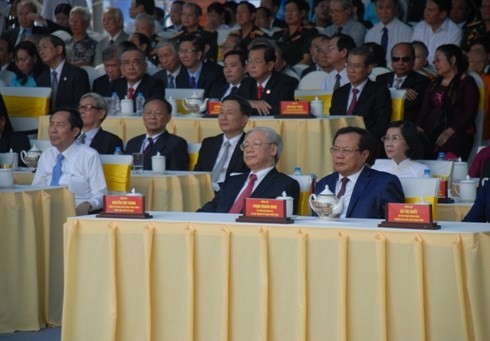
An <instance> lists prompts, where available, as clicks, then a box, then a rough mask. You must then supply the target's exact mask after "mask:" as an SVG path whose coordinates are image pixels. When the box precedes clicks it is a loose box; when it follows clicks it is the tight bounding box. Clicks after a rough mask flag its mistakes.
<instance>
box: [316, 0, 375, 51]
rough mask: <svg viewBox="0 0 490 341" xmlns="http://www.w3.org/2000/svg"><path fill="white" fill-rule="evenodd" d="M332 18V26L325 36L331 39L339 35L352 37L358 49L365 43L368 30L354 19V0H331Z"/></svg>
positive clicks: (328, 28)
mask: <svg viewBox="0 0 490 341" xmlns="http://www.w3.org/2000/svg"><path fill="white" fill-rule="evenodd" d="M330 17H331V18H332V23H333V24H332V25H330V26H328V27H327V29H326V30H325V34H326V35H327V36H329V37H331V36H333V35H334V34H337V33H343V34H346V35H348V36H351V37H352V39H354V41H355V42H356V46H357V47H361V46H362V44H363V43H364V36H365V35H366V28H365V27H364V25H363V24H361V23H360V22H359V21H357V20H356V19H355V18H354V6H353V5H352V0H331V1H330Z"/></svg>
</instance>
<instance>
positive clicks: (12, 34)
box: [2, 26, 49, 46]
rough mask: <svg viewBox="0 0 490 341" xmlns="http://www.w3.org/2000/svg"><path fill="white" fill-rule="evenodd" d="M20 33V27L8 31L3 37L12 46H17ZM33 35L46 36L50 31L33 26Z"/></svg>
mask: <svg viewBox="0 0 490 341" xmlns="http://www.w3.org/2000/svg"><path fill="white" fill-rule="evenodd" d="M19 33H20V26H19V27H16V28H12V29H10V30H8V31H7V32H5V33H3V34H2V36H3V37H5V38H6V39H7V40H8V41H9V42H10V43H11V44H12V46H15V43H16V42H17V38H18V36H19ZM32 34H33V35H34V34H36V35H44V34H49V31H48V29H47V28H46V27H41V26H32Z"/></svg>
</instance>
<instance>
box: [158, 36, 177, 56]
mask: <svg viewBox="0 0 490 341" xmlns="http://www.w3.org/2000/svg"><path fill="white" fill-rule="evenodd" d="M165 46H170V47H171V48H172V50H173V51H174V52H175V53H177V51H178V49H179V47H178V45H177V43H176V41H175V40H169V39H164V40H161V41H160V42H159V43H158V44H157V47H156V49H157V50H158V49H159V48H161V47H165Z"/></svg>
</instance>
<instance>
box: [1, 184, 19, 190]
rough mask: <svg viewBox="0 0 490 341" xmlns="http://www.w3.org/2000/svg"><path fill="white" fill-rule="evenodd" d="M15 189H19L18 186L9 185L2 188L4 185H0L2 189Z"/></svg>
mask: <svg viewBox="0 0 490 341" xmlns="http://www.w3.org/2000/svg"><path fill="white" fill-rule="evenodd" d="M15 187H17V184H13V185H8V186H2V185H0V189H12V188H15Z"/></svg>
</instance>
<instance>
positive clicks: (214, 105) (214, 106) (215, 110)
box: [208, 101, 221, 117]
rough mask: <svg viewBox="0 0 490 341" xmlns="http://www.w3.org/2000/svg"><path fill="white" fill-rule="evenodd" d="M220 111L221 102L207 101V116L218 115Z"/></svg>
mask: <svg viewBox="0 0 490 341" xmlns="http://www.w3.org/2000/svg"><path fill="white" fill-rule="evenodd" d="M220 111H221V102H219V101H213V102H208V116H213V117H214V116H218V115H219V113H220Z"/></svg>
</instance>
